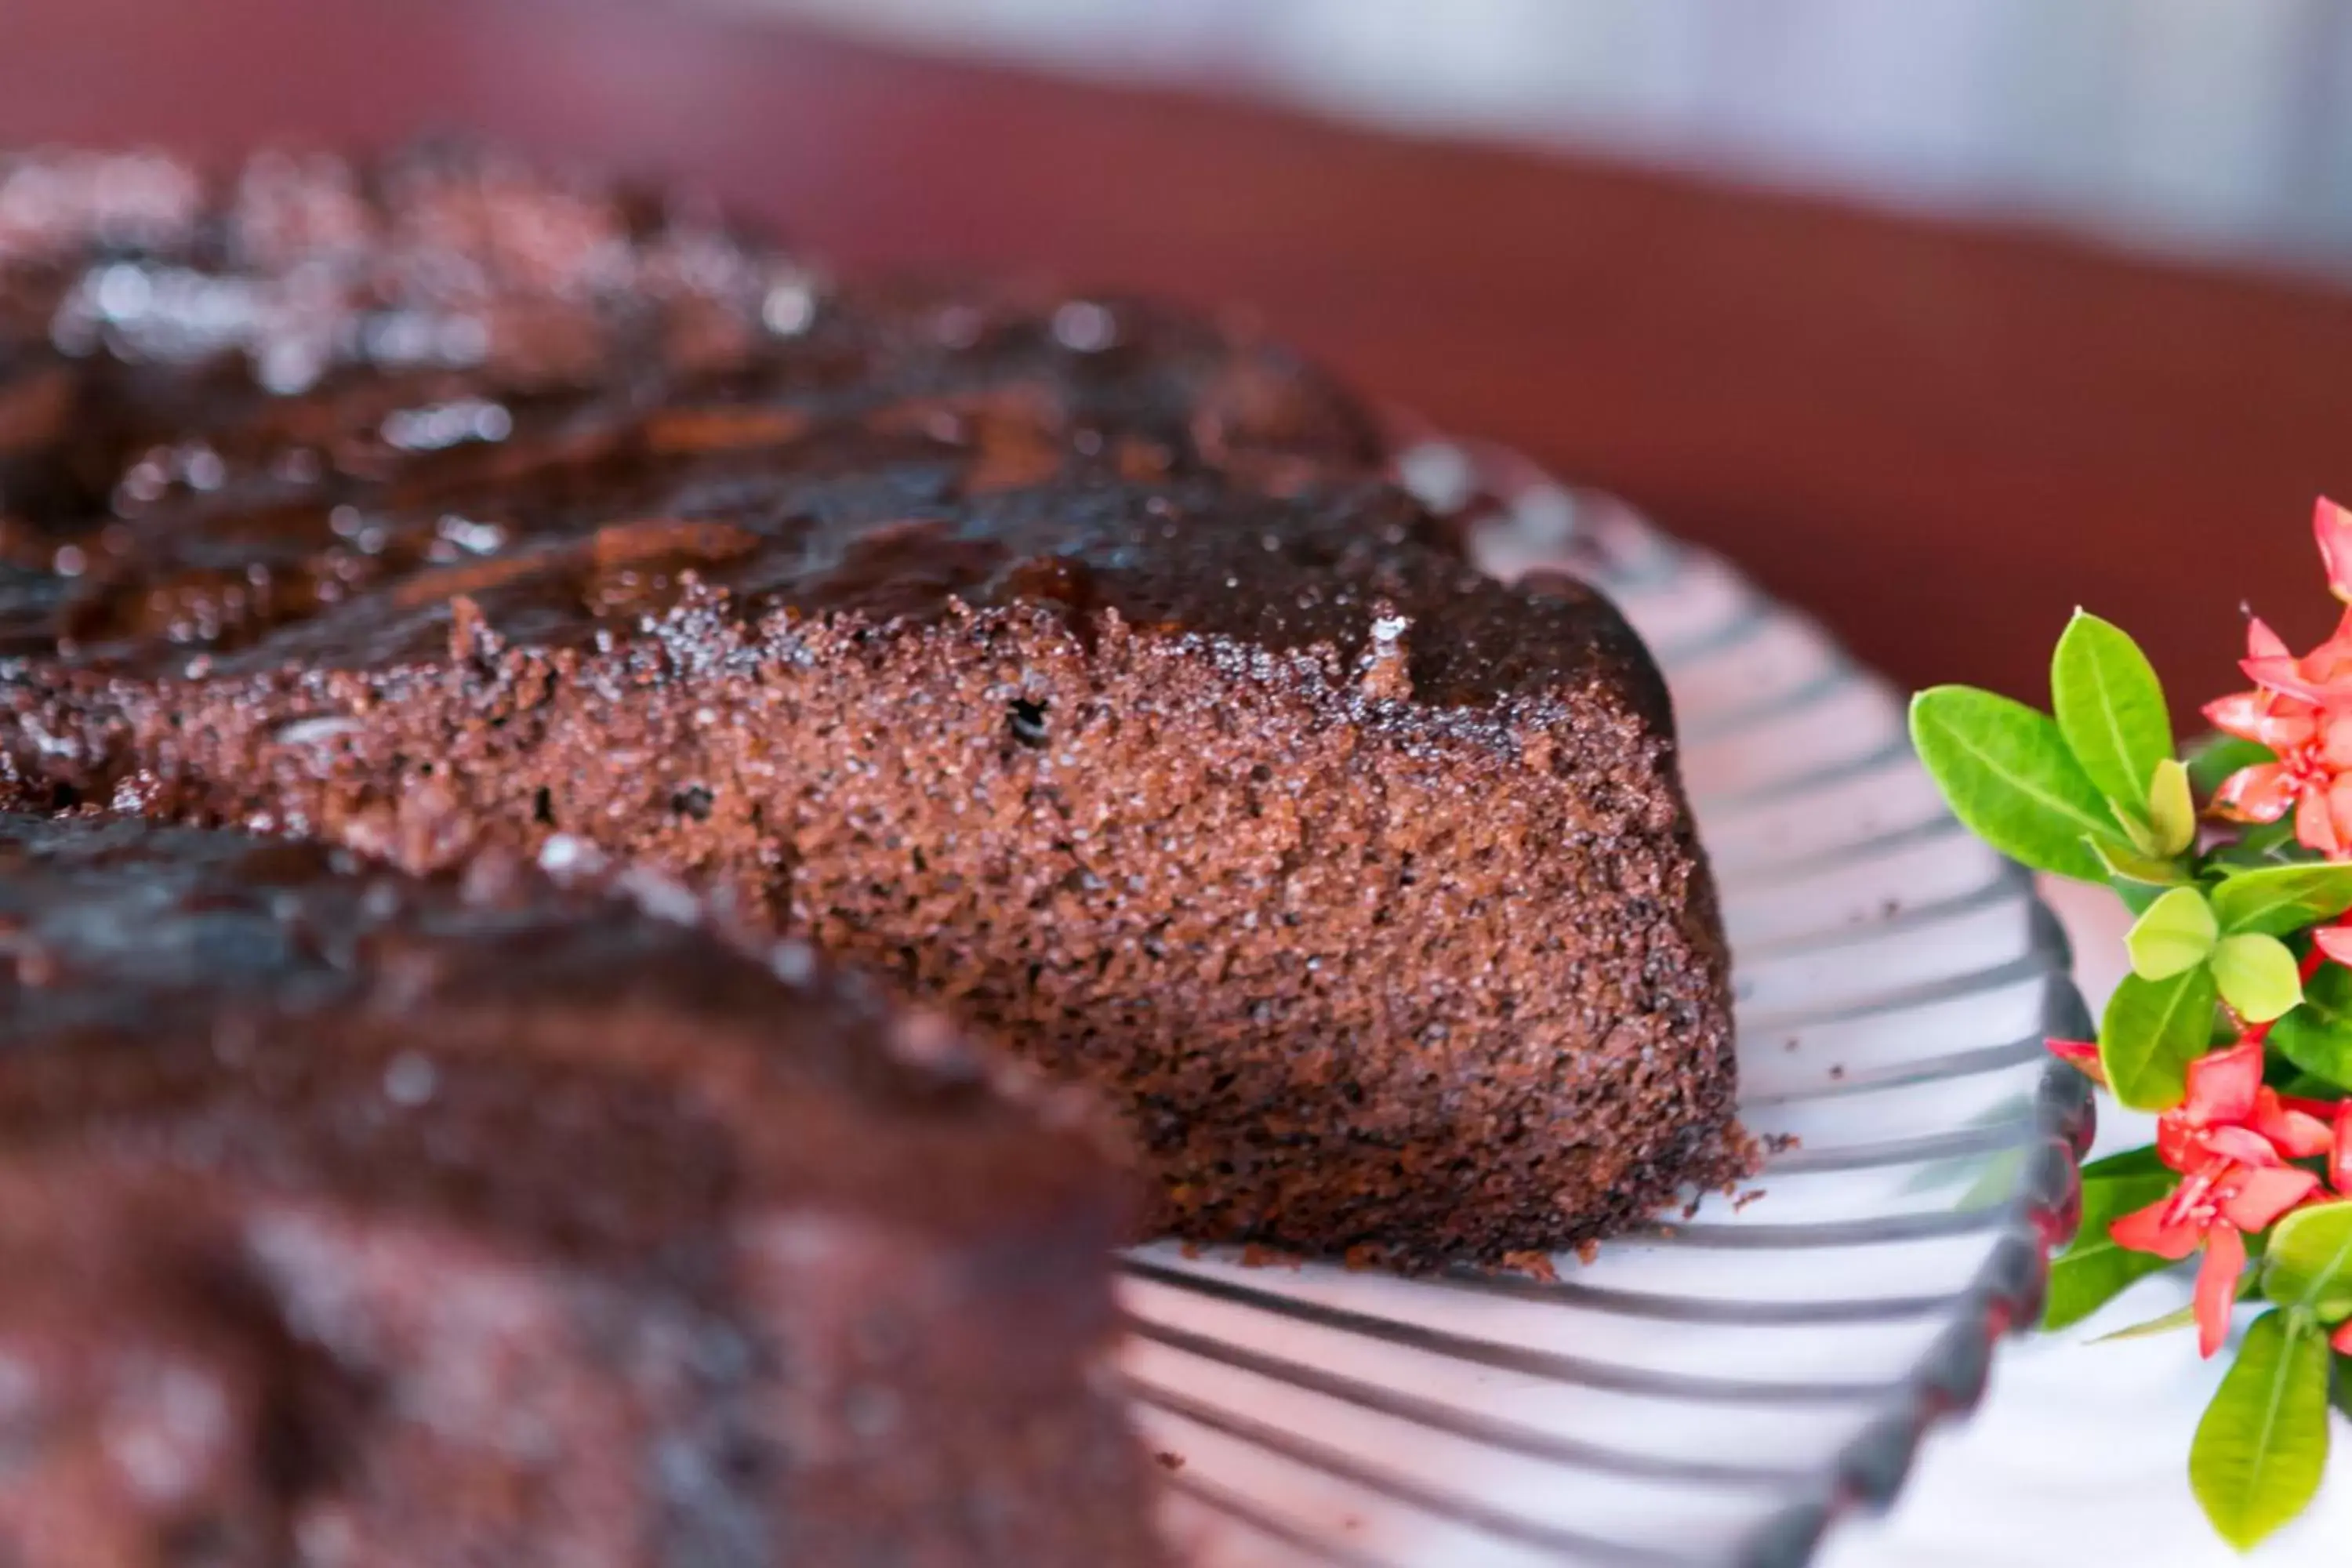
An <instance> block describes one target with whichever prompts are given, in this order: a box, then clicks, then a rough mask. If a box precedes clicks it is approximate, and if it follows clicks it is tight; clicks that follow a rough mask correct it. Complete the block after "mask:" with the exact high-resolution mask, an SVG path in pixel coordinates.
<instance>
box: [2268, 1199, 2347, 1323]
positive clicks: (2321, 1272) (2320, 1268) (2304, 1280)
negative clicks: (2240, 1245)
mask: <svg viewBox="0 0 2352 1568" xmlns="http://www.w3.org/2000/svg"><path fill="white" fill-rule="evenodd" d="M2263 1295H2265V1296H2268V1297H2269V1298H2270V1299H2271V1300H2273V1301H2275V1302H2277V1303H2278V1304H2279V1305H2280V1306H2282V1307H2294V1308H2297V1309H2299V1310H2304V1311H2307V1312H2309V1313H2311V1314H2312V1315H2313V1316H2314V1317H2315V1318H2317V1319H2318V1320H2319V1321H2321V1322H2323V1323H2336V1322H2341V1321H2343V1320H2344V1319H2345V1318H2347V1317H2348V1316H2352V1201H2347V1202H2344V1203H2332V1204H2314V1205H2312V1206H2311V1207H2309V1208H2301V1209H2297V1210H2295V1211H2294V1213H2293V1214H2291V1215H2287V1216H2286V1217H2285V1218H2284V1219H2282V1220H2280V1221H2279V1222H2278V1224H2277V1225H2276V1226H2273V1228H2272V1230H2271V1241H2270V1248H2269V1250H2268V1252H2267V1253H2265V1254H2264V1256H2263Z"/></svg>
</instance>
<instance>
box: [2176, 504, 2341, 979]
mask: <svg viewBox="0 0 2352 1568" xmlns="http://www.w3.org/2000/svg"><path fill="white" fill-rule="evenodd" d="M2312 531H2313V532H2314V534H2315V535H2316V536H2317V538H2318V541H2319V554H2320V559H2321V560H2322V562H2323V563H2325V564H2326V568H2327V585H2328V587H2329V589H2330V590H2331V591H2333V592H2334V594H2335V595H2336V597H2337V598H2339V599H2342V600H2344V601H2345V602H2346V605H2347V608H2346V610H2345V613H2344V618H2343V619H2342V620H2341V621H2339V622H2338V623H2337V624H2336V631H2335V633H2334V635H2332V636H2331V637H2328V639H2327V640H2326V642H2323V643H2321V644H2320V645H2319V646H2318V647H2315V648H2314V649H2313V650H2312V651H2311V652H2309V653H2307V654H2305V655H2304V656H2302V657H2301V658H2296V657H2295V656H2294V654H2293V653H2291V652H2289V651H2288V648H2287V646H2286V643H2285V641H2284V639H2283V638H2282V637H2280V636H2279V635H2278V634H2277V633H2276V632H2274V631H2273V630H2271V628H2270V627H2268V626H2264V625H2263V623H2262V621H2261V620H2260V619H2255V620H2252V621H2249V622H2248V623H2247V626H2246V657H2245V658H2243V659H2242V660H2241V661H2240V663H2239V668H2241V669H2242V670H2244V671H2245V672H2246V675H2247V677H2248V678H2249V679H2252V681H2253V683H2254V687H2253V689H2252V690H2251V691H2240V692H2234V693H2232V694H2231V695H2230V696H2228V697H2224V698H2222V699H2221V700H2219V701H2216V702H2211V703H2209V704H2207V705H2206V708H2205V717H2206V718H2207V720H2209V721H2210V722H2211V723H2212V725H2213V727H2214V728H2215V729H2217V730H2219V731H2221V732H2222V733H2223V734H2225V735H2234V736H2236V737H2237V738H2238V739H2240V740H2242V741H2252V742H2254V743H2255V744H2256V745H2259V746H2265V747H2268V748H2269V749H2270V751H2271V752H2272V754H2273V758H2274V759H2275V760H2273V761H2271V762H2266V763H2255V764H2254V765H2253V766H2252V767H2247V768H2241V769H2240V770H2239V771H2238V772H2236V773H2231V775H2230V776H2229V777H2228V778H2227V779H2225V780H2223V781H2222V784H2221V788H2220V789H2218V790H2217V791H2215V792H2214V795H2213V809H2214V810H2215V811H2216V812H2217V813H2218V814H2220V815H2221V816H2227V817H2232V818H2235V819H2236V820H2238V821H2241V822H2276V821H2278V820H2279V819H2280V818H2281V817H2284V816H2286V814H2287V813H2288V812H2290V811H2292V812H2294V836H2295V839H2296V841H2297V842H2298V843H2300V844H2302V845H2303V846H2304V847H2305V848H2307V849H2312V850H2315V851H2316V852H2318V853H2319V854H2322V855H2325V856H2326V857H2327V858H2330V859H2332V860H2343V859H2352V509H2347V508H2345V507H2340V506H2338V505H2336V503H2335V502H2334V501H2331V500H2326V499H2324V498H2323V499H2322V500H2320V502H2319V504H2318V506H2317V507H2316V508H2315V510H2314V512H2313V516H2312ZM2328 934H2329V935H2330V936H2332V937H2334V938H2335V939H2336V942H2339V943H2341V944H2343V948H2344V951H2343V952H2341V953H2338V952H2336V949H2335V948H2333V947H2331V948H2329V950H2328V951H2329V956H2331V957H2338V958H2347V957H2352V933H2345V932H2330V933H2328Z"/></svg>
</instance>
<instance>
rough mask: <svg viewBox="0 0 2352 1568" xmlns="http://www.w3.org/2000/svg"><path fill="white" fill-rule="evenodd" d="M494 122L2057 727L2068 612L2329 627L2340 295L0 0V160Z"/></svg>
mask: <svg viewBox="0 0 2352 1568" xmlns="http://www.w3.org/2000/svg"><path fill="white" fill-rule="evenodd" d="M430 130H461V131H466V132H478V133H481V134H483V135H486V136H488V137H491V138H494V139H498V140H500V141H504V142H511V143H514V144H517V145H520V146H522V147H524V148H527V149H530V150H532V151H535V152H540V153H553V154H562V155H572V156H577V157H582V158H587V159H592V160H595V161H598V162H602V163H613V164H618V165H622V166H625V167H628V168H631V169H636V170H643V171H648V172H658V173H666V174H672V175H676V176H680V177H683V178H685V179H688V180H689V181H691V182H694V183H696V184H701V185H704V186H707V187H708V188H709V189H711V190H713V191H715V192H716V193H718V194H719V195H721V196H722V197H724V198H725V199H727V200H728V201H730V202H731V203H734V204H736V205H740V207H742V208H744V209H746V210H748V211H751V212H753V213H756V214H759V215H761V216H765V217H768V218H771V219H772V220H774V221H776V222H777V223H780V224H782V225H783V226H787V227H788V228H789V229H790V230H791V231H792V232H793V234H795V235H796V236H798V237H800V238H802V239H803V240H804V241H805V242H806V243H807V244H809V245H810V246H811V247H814V248H817V249H820V250H822V251H824V252H829V253H831V254H833V255H835V256H837V257H840V258H844V259H845V260H852V261H881V262H919V263H924V264H939V263H958V264H961V263H979V264H982V265H986V266H991V267H999V268H1020V269H1026V270H1036V271H1045V272H1049V273H1052V274H1055V275H1059V276H1062V277H1065V278H1066V279H1072V280H1074V281H1076V282H1079V283H1087V282H1097V283H1104V284H1116V285H1119V286H1127V287H1137V288H1143V289H1157V290H1160V291H1165V292H1168V293H1171V294H1175V295H1179V296H1182V297H1185V298H1188V299H1191V300H1195V301H1197V302H1200V303H1202V304H1206V305H1212V306H1235V305H1243V306H1246V307H1248V308H1249V309H1251V310H1253V311H1255V313H1256V314H1257V315H1258V316H1259V317H1261V318H1262V319H1263V320H1265V321H1267V322H1269V323H1270V324H1272V325H1273V326H1274V327H1275V328H1276V330H1277V331H1279V332H1281V333H1282V334H1283V335H1285V336H1287V337H1289V338H1291V339H1293V340H1294V341H1297V342H1300V343H1302V344H1304V345H1306V346H1307V348H1309V349H1310V350H1312V351H1313V352H1315V353H1318V354H1319V355H1320V356H1322V357H1323V358H1325V359H1327V360H1328V361H1329V362H1331V363H1334V364H1335V365H1337V366H1339V368H1340V369H1342V370H1343V371H1345V372H1346V373H1347V374H1349V375H1351V376H1352V377H1354V378H1355V379H1356V380H1357V381H1358V382H1359V383H1360V384H1361V385H1362V386H1363V387H1365V388H1366V389H1368V390H1369V391H1370V392H1372V393H1374V394H1376V395H1380V396H1381V397H1384V398H1388V399H1391V400H1394V401H1397V402H1400V403H1405V404H1410V405H1413V406H1415V407H1417V408H1419V409H1421V410H1423V412H1425V413H1426V414H1427V415H1428V416H1431V417H1432V418H1433V419H1435V420H1437V421H1439V422H1441V423H1443V424H1445V425H1447V426H1452V427H1454V428H1456V429H1459V430H1462V431H1464V432H1466V433H1475V434H1479V435H1484V436H1489V437H1497V438H1500V439H1503V440H1506V441H1509V442H1513V443H1516V444H1517V445H1519V446H1520V447H1524V448H1525V449H1526V450H1528V452H1529V453H1531V454H1532V455H1534V456H1536V457H1538V458H1541V459H1543V460H1544V461H1546V462H1548V463H1549V464H1551V465H1553V466H1555V467H1556V468H1558V469H1559V470H1560V471H1561V472H1562V473H1563V474H1565V475H1567V476H1569V477H1571V478H1575V479H1582V480H1587V481H1590V482H1593V483H1597V484H1601V485H1605V486H1609V487H1612V488H1614V489H1619V490H1622V491H1623V492H1624V493H1626V494H1627V495H1629V496H1631V497H1633V499H1634V500H1637V501H1638V502H1640V503H1642V504H1643V506H1645V507H1647V508H1649V509H1650V510H1652V511H1653V512H1654V513H1655V514H1656V515H1657V516H1658V517H1659V518H1660V519H1662V520H1663V521H1665V522H1666V523H1667V524H1669V525H1670V526H1672V527H1674V528H1675V529H1677V530H1679V531H1683V532H1685V533H1686V534H1688V535H1690V536H1692V537H1694V538H1696V539H1699V540H1701V541H1704V542H1707V543H1709V544H1712V545H1715V546H1717V547H1719V548H1721V549H1723V550H1725V551H1726V552H1729V553H1730V554H1732V555H1733V556H1735V557H1736V558H1737V559H1738V561H1740V562H1741V563H1743V564H1744V565H1746V566H1747V567H1748V569H1749V570H1750V571H1751V572H1753V573H1754V574H1756V575H1757V576H1758V577H1759V578H1761V579H1762V580H1763V581H1764V582H1765V583H1766V584H1769V586H1770V587H1772V588H1774V589H1775V590H1777V591H1778V592H1780V594H1782V595H1785V596H1787V597H1789V598H1790V599H1792V600H1794V601H1796V602H1797V603H1799V604H1801V605H1804V606H1806V607H1807V608H1809V609H1811V611H1813V612H1814V613H1815V614H1817V615H1818V616H1821V617H1822V619H1823V620H1825V621H1826V622H1828V623H1829V624H1830V625H1831V626H1832V627H1833V628H1834V629H1835V630H1836V631H1837V632H1839V633H1840V634H1841V635H1843V637H1845V638H1847V639H1848V640H1849V642H1850V643H1851V644H1852V645H1853V647H1854V648H1855V649H1856V651H1857V652H1858V653H1859V654H1861V655H1862V657H1864V658H1865V659H1867V660H1870V661H1872V662H1874V663H1876V664H1878V665H1881V666H1882V667H1884V668H1886V669H1887V670H1888V671H1890V672H1891V673H1892V674H1894V675H1895V676H1896V677H1897V678H1898V679H1903V680H1905V681H1907V682H1913V683H1922V682H1926V681H1929V680H1937V679H1970V680H1977V681H1981V682H1985V683H1989V684H1993V685H1998V686H2000V687H2004V688H2006V689H2011V690H2013V691H2015V692H2017V693H2018V694H2020V695H2022V696H2027V697H2032V698H2036V699H2038V698H2039V697H2041V696H2042V668H2043V660H2044V658H2045V657H2046V652H2047V648H2048V646H2049V642H2050V639H2051V637H2053V635H2054V634H2055V632H2056V631H2057V629H2058V627H2059V626H2060V625H2061V624H2062V622H2063V618H2064V616H2065V614H2066V612H2067V610H2068V609H2069V608H2070V607H2071V606H2072V605H2074V603H2076V602H2077V601H2080V602H2083V603H2084V604H2087V605H2091V606H2092V607H2095V608H2096V609H2098V610H2100V611H2102V612H2103V613H2105V614H2106V615H2108V616H2112V617H2114V618H2116V619H2118V620H2121V621H2122V622H2124V623H2125V624H2126V626H2129V627H2130V628H2131V629H2132V630H2134V631H2135V632H2136V633H2137V634H2138V635H2139V636H2140V637H2141V638H2142V640H2143V641H2144V642H2146V643H2147V645H2148V646H2149V647H2150V648H2151V650H2152V651H2153V652H2154V653H2155V655H2156V658H2157V660H2158V667H2159V668H2160V669H2161V670H2162V671H2163V672H2164V673H2165V675H2166V676H2167V678H2168V680H2169V682H2170V683H2171V684H2172V686H2173V687H2174V689H2175V696H2176V698H2177V699H2178V700H2180V701H2181V703H2182V705H2183V706H2184V707H2186V706H2187V705H2189V703H2190V702H2193V701H2194V700H2199V699H2201V698H2202V697H2204V696H2208V695H2212V694H2216V693H2218V692H2219V691H2221V690H2222V689H2227V687H2228V686H2229V685H2231V681H2232V679H2233V671H2232V670H2231V666H2230V663H2229V661H2230V660H2231V658H2234V657H2235V654H2236V651H2237V644H2238V640H2239V637H2240V633H2239V627H2238V620H2237V616H2236V612H2235V608H2234V606H2235V605H2236V603H2237V602H2238V601H2239V600H2240V599H2246V600H2250V601H2252V602H2254V603H2255V604H2257V605H2259V607H2260V608H2261V609H2262V611H2263V614H2264V615H2265V616H2269V617H2270V618H2271V619H2273V622H2274V624H2277V625H2280V626H2282V628H2283V629H2285V630H2287V631H2288V632H2289V634H2290V635H2291V636H2294V637H2310V636H2315V635H2317V633H2318V632H2319V631H2320V630H2321V629H2323V627H2324V626H2325V625H2326V622H2327V619H2328V617H2329V614H2330V610H2331V607H2332V606H2331V605H2329V604H2328V602H2327V601H2326V597H2325V595H2324V592H2323V591H2322V589H2321V587H2320V585H2319V581H2318V576H2317V574H2316V571H2315V566H2314V564H2313V561H2314V557H2313V555H2312V552H2311V546H2310V543H2309V540H2308V535H2307V533H2306V531H2305V521H2306V518H2307V514H2308V510H2309V508H2310V504H2311V500H2312V497H2313V495H2314V494H2315V492H2318V491H2322V490H2333V491H2334V492H2335V493H2336V494H2338V495H2340V496H2344V497H2346V498H2347V499H2352V291H2347V289H2346V288H2345V287H2343V286H2342V284H2341V283H2340V282H2339V281H2329V280H2326V279H2325V276H2324V274H2325V270H2326V269H2325V268H2318V269H2306V270H2305V272H2304V273H2302V274H2300V275H2298V274H2297V273H2295V272H2292V271H2290V270H2288V269H2286V268H2284V267H2277V266H2273V264H2272V263H2271V262H2269V261H2266V260H2262V259H2249V260H2237V261H2228V262H2224V261H2221V260H2216V259H2214V258H2211V257H2210V256H2209V257H2207V258H2204V259H2200V260H2196V261H2189V260H2183V259H2179V258H2174V259H2155V258H2151V257H2150V256H2147V255H2134V254H2131V253H2127V252H2126V251H2125V250H2123V249H2121V248H2117V247H2112V246H2110V245H2108V244H2106V243H2105V242H2101V241H2094V240H2090V239H2084V238H2079V237H2058V236H2057V235H2056V234H2054V233H2053V232H2051V231H2048V230H2046V229H2027V228H2024V227H2021V226H2013V227H2003V226H2000V225H1999V224H1997V223H1990V222H1987V221H1986V220H1985V219H1984V218H1982V217H1981V216H1977V217H1974V218H1970V219H1969V220H1966V221H1959V220H1952V219H1940V220H1939V219H1931V218H1927V217H1924V216H1891V215H1890V213H1888V212H1887V211H1885V210H1871V209H1866V208H1864V207H1863V206H1861V205H1852V204H1850V203H1848V202H1846V201H1844V200H1842V199H1839V200H1833V199H1829V198H1825V197H1822V196H1800V195H1788V194H1768V193H1767V192H1765V191H1764V190H1761V189H1759V188H1757V187H1754V186H1752V185H1748V186H1743V185H1735V184H1728V183H1721V182H1717V181H1716V180H1713V179H1710V178H1708V177H1707V176H1706V174H1705V172H1704V171H1702V172H1699V173H1696V174H1694V173H1692V172H1690V171H1689V170H1687V169H1683V170H1681V171H1679V172H1676V173H1673V174H1668V173H1664V172H1658V171H1657V170H1655V169H1651V170H1649V171H1647V172H1645V171H1644V170H1643V168H1640V167H1637V166H1635V165H1634V164H1633V163H1619V162H1610V161H1606V160H1604V159H1602V158H1601V157H1599V156H1596V155H1594V154H1592V153H1559V152H1557V151H1542V152H1538V151H1532V150H1509V149H1507V148H1505V147H1502V146H1499V145H1493V144H1474V143H1472V142H1466V141H1454V142H1446V141H1439V140H1431V139H1418V140H1415V139H1405V138H1401V137H1397V136H1393V135H1389V134H1382V133H1379V132H1371V131H1367V130H1362V129H1346V128H1341V127H1340V126H1339V125H1337V124H1336V123H1332V122H1328V121H1319V120H1315V119H1310V118H1307V116H1305V115H1303V114H1301V113H1297V112H1294V111H1289V110H1279V109H1274V108H1268V107H1263V106H1259V105H1255V104H1253V103H1245V102H1244V101H1243V100H1242V99H1241V98H1240V97H1238V96H1234V95H1228V94H1223V93H1220V92H1217V91H1213V90H1211V91H1200V90H1187V91H1180V90H1172V89H1166V88H1160V87H1154V88H1148V89H1139V88H1134V87H1114V86H1109V85H1103V84H1099V83H1089V82H1087V81H1084V80H1081V79H1076V78H1074V77H1072V76H1069V75H1066V74H1052V75H1049V74H1044V73H1040V72H1036V71H1034V70H1031V69H1027V68H1016V67H1012V66H1007V65H1004V64H1002V63H996V64H981V63H976V62H973V61H970V60H961V59H957V58H949V57H941V56H936V55H929V56H927V55H919V54H913V53H899V52H894V51H891V50H888V49H885V48H883V47H877V46H876V45H874V44H872V43H867V42H851V41H846V40H845V38H843V37H840V36H839V35H836V34H832V33H825V32H820V31H813V30H810V29H809V28H808V27H807V26H806V25H805V24H804V23H801V22H792V21H783V20H779V19H778V17H777V16H774V15H772V14H771V13H769V12H767V11H763V10H760V9H758V8H756V7H755V6H752V5H749V4H748V3H747V4H746V5H738V6H736V7H735V8H732V9H724V10H722V9H718V8H710V7H705V6H699V5H678V4H667V5H666V4H625V3H622V0H407V3H405V4H403V5H382V4H373V3H370V0H201V3H172V4H152V3H142V0H0V141H6V142H27V141H76V142H113V143H120V142H168V143H173V144H178V145H186V146H193V147H196V148H200V149H205V150H210V151H216V152H220V153H228V152H232V151H235V150H236V149H239V148H242V147H245V146H247V145H249V144H251V143H253V142H257V141H261V140H264V139H269V138H285V137H296V138H305V139H314V140H324V141H329V142H337V143H360V144H374V143H381V142H386V141H389V140H393V139H396V138H400V137H403V136H406V135H409V134H412V133H415V132H421V131H430Z"/></svg>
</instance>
